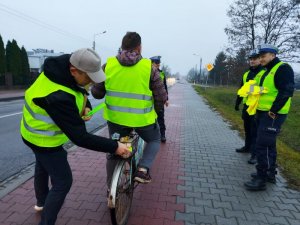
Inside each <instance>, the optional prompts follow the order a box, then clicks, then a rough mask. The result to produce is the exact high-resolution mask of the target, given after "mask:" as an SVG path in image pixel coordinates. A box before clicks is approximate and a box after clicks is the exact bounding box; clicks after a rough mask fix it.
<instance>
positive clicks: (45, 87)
mask: <svg viewBox="0 0 300 225" xmlns="http://www.w3.org/2000/svg"><path fill="white" fill-rule="evenodd" d="M58 90H61V91H65V92H67V93H69V94H72V95H74V97H75V99H76V105H77V107H78V114H80V113H81V110H82V109H83V105H84V95H83V94H82V93H80V92H76V91H74V90H72V89H70V88H67V87H65V86H63V85H60V84H56V83H54V82H52V81H51V80H49V79H48V78H47V77H46V76H45V75H44V73H41V74H40V75H39V77H38V78H37V80H36V81H35V82H34V83H33V85H32V86H31V87H30V88H29V89H28V90H26V92H25V105H24V107H23V118H22V121H21V134H22V137H23V138H24V139H25V140H27V141H28V142H30V143H32V144H34V145H36V146H40V147H57V146H60V145H62V144H64V143H66V142H67V141H68V137H67V136H66V135H65V134H64V133H63V132H62V131H61V130H60V128H59V127H58V126H57V125H56V124H55V123H54V121H53V120H52V119H51V117H50V116H49V115H48V114H47V112H46V111H45V110H44V109H42V108H41V107H39V106H37V105H36V104H34V102H33V99H34V98H41V97H45V96H47V95H49V94H51V93H53V92H55V91H58Z"/></svg>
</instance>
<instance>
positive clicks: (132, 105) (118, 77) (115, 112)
mask: <svg viewBox="0 0 300 225" xmlns="http://www.w3.org/2000/svg"><path fill="white" fill-rule="evenodd" d="M151 67H152V66H151V61H150V60H149V59H141V60H140V61H139V62H138V63H137V64H135V65H133V66H130V67H129V66H122V65H121V64H120V63H119V61H118V59H117V58H116V57H112V58H109V59H108V60H107V64H106V66H105V74H106V80H105V90H106V95H105V107H104V114H103V116H104V119H106V120H108V121H110V122H112V123H116V124H119V125H124V126H128V127H143V126H147V125H150V124H154V123H155V120H156V118H157V115H156V112H155V110H154V100H153V96H152V91H151V90H150V87H149V84H150V76H151Z"/></svg>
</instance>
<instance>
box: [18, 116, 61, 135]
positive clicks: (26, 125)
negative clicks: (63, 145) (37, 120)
mask: <svg viewBox="0 0 300 225" xmlns="http://www.w3.org/2000/svg"><path fill="white" fill-rule="evenodd" d="M23 124H24V127H25V128H26V129H27V130H29V131H30V132H32V133H35V134H42V135H45V136H56V135H59V134H63V132H62V131H47V130H37V129H34V128H32V127H30V126H29V125H28V124H27V122H26V120H25V118H24V116H23Z"/></svg>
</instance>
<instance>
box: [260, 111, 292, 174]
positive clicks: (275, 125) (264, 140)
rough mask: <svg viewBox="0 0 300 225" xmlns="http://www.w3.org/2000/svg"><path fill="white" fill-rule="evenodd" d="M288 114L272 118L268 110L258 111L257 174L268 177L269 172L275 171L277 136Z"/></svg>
mask: <svg viewBox="0 0 300 225" xmlns="http://www.w3.org/2000/svg"><path fill="white" fill-rule="evenodd" d="M286 117H287V115H286V114H278V115H277V116H276V118H275V119H272V118H271V117H270V116H269V115H268V112H263V111H258V112H257V114H256V119H257V126H258V129H257V140H256V153H257V166H256V169H257V175H258V176H259V177H261V178H266V176H267V173H270V174H272V173H275V169H276V159H277V151H276V138H277V135H278V134H279V132H280V129H281V126H282V124H283V123H284V121H285V119H286Z"/></svg>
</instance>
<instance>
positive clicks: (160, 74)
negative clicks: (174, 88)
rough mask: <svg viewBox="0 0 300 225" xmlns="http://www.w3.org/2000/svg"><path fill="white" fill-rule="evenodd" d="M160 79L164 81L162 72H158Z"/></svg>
mask: <svg viewBox="0 0 300 225" xmlns="http://www.w3.org/2000/svg"><path fill="white" fill-rule="evenodd" d="M159 76H160V79H161V80H162V81H164V78H165V73H164V72H163V71H161V72H159Z"/></svg>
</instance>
